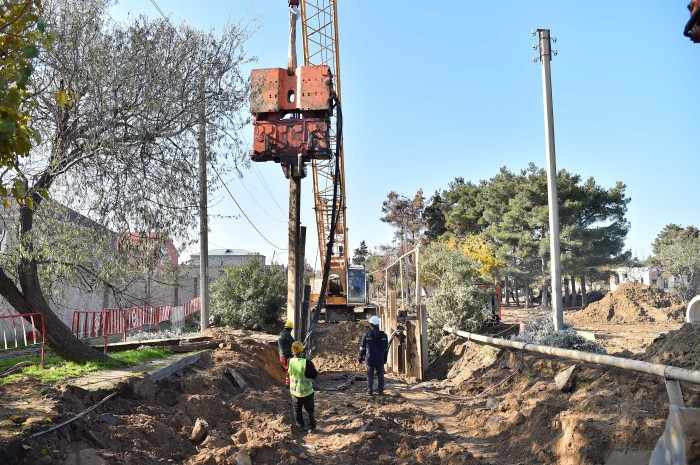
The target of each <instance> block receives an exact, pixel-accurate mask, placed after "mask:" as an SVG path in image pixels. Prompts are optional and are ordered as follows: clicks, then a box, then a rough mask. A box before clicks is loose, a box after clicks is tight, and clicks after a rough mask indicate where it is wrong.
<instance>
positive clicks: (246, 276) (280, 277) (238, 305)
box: [211, 260, 287, 331]
mask: <svg viewBox="0 0 700 465" xmlns="http://www.w3.org/2000/svg"><path fill="white" fill-rule="evenodd" d="M286 303H287V277H286V273H284V270H283V269H282V267H278V266H274V265H273V266H271V267H270V270H269V271H266V270H265V267H264V265H262V264H260V262H258V261H257V260H248V261H247V262H245V263H244V264H242V265H237V266H230V267H228V268H226V272H225V274H224V276H222V277H220V278H219V279H217V280H215V281H213V282H212V284H211V312H212V314H213V315H220V316H221V321H222V322H223V323H224V324H227V325H231V326H234V327H236V328H243V329H255V330H262V331H273V330H274V329H275V326H276V325H277V324H278V323H279V321H280V318H281V317H282V314H283V313H284V312H285V308H286V307H285V306H286Z"/></svg>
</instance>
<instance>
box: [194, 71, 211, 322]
mask: <svg viewBox="0 0 700 465" xmlns="http://www.w3.org/2000/svg"><path fill="white" fill-rule="evenodd" d="M200 98H201V99H202V102H201V104H200V110H199V111H200V113H199V134H198V137H197V142H198V145H199V283H200V284H199V309H200V313H199V315H200V317H201V321H200V322H199V328H200V330H201V331H202V332H204V330H205V329H207V327H208V326H209V249H208V245H209V221H208V217H207V122H206V114H205V113H206V104H205V102H204V76H202V80H201V82H200Z"/></svg>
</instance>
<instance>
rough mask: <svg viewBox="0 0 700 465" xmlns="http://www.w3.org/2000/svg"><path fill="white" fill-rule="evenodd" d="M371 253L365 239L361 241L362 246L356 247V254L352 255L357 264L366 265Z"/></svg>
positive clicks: (353, 261)
mask: <svg viewBox="0 0 700 465" xmlns="http://www.w3.org/2000/svg"><path fill="white" fill-rule="evenodd" d="M369 255H370V251H369V248H368V247H367V244H366V243H365V241H364V240H362V241H360V247H358V248H357V249H355V254H354V255H353V257H352V263H353V264H355V265H364V264H365V262H366V261H367V258H368V257H369Z"/></svg>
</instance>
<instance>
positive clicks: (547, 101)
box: [533, 29, 564, 331]
mask: <svg viewBox="0 0 700 465" xmlns="http://www.w3.org/2000/svg"><path fill="white" fill-rule="evenodd" d="M537 32H538V33H539V39H540V44H539V50H540V62H541V63H542V93H543V99H544V137H545V144H546V151H547V197H548V199H549V251H550V255H551V274H552V319H553V321H554V329H555V330H556V331H561V330H562V329H564V312H563V302H562V300H561V263H560V259H561V253H560V250H559V205H558V197H557V161H556V155H555V151H554V110H553V109H552V75H551V69H550V62H551V61H552V43H551V38H550V35H549V29H538V30H537ZM533 35H534V33H533ZM554 41H555V42H556V39H554ZM555 53H556V52H555Z"/></svg>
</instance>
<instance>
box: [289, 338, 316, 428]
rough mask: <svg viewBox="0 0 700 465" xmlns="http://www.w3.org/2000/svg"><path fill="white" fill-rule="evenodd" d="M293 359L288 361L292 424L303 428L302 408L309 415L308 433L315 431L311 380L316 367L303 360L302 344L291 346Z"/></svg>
mask: <svg viewBox="0 0 700 465" xmlns="http://www.w3.org/2000/svg"><path fill="white" fill-rule="evenodd" d="M292 353H293V354H294V358H292V359H291V360H290V361H289V378H290V381H291V383H290V385H289V392H290V393H291V394H292V405H293V406H294V424H295V425H296V426H297V428H304V415H303V412H302V407H303V408H304V410H306V413H307V414H308V415H309V431H312V430H314V429H316V420H315V419H314V387H313V384H311V380H312V379H315V378H316V376H317V375H318V371H316V367H315V366H314V364H313V362H312V361H311V360H307V359H305V358H303V356H302V355H303V353H304V344H302V343H301V342H299V341H296V342H295V343H294V344H292Z"/></svg>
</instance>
